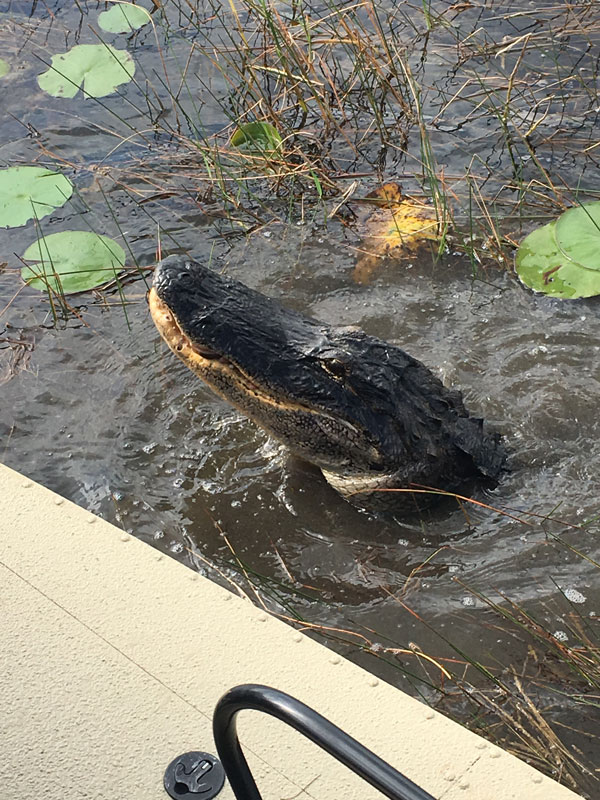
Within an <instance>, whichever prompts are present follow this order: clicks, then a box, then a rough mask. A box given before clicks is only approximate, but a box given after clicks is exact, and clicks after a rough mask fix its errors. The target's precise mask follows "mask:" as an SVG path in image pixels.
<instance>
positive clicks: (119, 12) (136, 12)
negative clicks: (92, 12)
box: [98, 3, 150, 33]
mask: <svg viewBox="0 0 600 800" xmlns="http://www.w3.org/2000/svg"><path fill="white" fill-rule="evenodd" d="M147 22H150V14H149V12H148V11H146V9H145V8H142V7H141V6H134V5H131V3H115V5H114V6H113V7H112V8H109V9H108V11H103V12H102V13H101V14H99V15H98V25H100V27H101V28H103V29H104V30H105V31H108V32H109V33H131V31H136V30H137V29H138V28H141V27H142V26H143V25H145V24H146V23H147Z"/></svg>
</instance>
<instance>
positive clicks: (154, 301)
mask: <svg viewBox="0 0 600 800" xmlns="http://www.w3.org/2000/svg"><path fill="white" fill-rule="evenodd" d="M148 305H149V307H150V314H151V316H152V319H153V321H154V324H155V325H156V327H157V328H158V332H159V333H160V335H161V336H162V338H163V339H164V340H165V342H166V343H167V344H168V345H169V347H170V348H171V350H172V351H173V352H174V353H175V354H176V355H177V356H179V358H180V359H181V360H182V361H183V362H184V363H185V364H186V366H187V367H188V368H189V369H191V370H192V371H193V372H195V373H196V374H197V375H199V376H200V377H201V378H202V379H203V380H205V381H207V382H208V383H210V384H211V386H212V388H213V389H214V391H216V392H217V393H218V394H220V395H221V396H223V397H225V399H228V398H227V396H226V395H225V394H223V392H220V391H219V389H218V384H219V380H218V379H217V373H221V374H223V373H224V374H226V376H227V379H228V381H229V382H232V383H234V384H236V385H237V386H238V388H239V390H240V391H241V392H242V393H243V394H244V395H253V396H254V397H255V398H256V399H257V400H258V401H260V403H262V404H268V405H271V406H275V407H277V408H280V409H285V410H286V411H300V412H303V413H305V414H314V413H316V412H315V410H314V409H311V408H310V407H309V406H305V405H302V404H300V403H295V402H293V401H289V400H286V399H285V398H277V397H275V395H274V394H273V393H270V392H268V390H266V389H264V388H262V387H260V386H259V385H258V384H257V383H255V382H254V381H253V380H252V379H251V378H250V377H249V375H248V374H247V373H246V372H244V370H242V369H241V368H240V367H238V366H237V364H234V363H233V362H232V361H230V360H229V359H228V358H226V357H225V356H224V355H223V354H222V353H218V352H217V351H216V350H212V349H211V348H210V347H207V346H205V345H201V344H197V343H196V342H194V341H193V340H192V339H191V338H190V337H189V336H188V335H187V334H186V333H185V332H184V331H183V329H182V327H181V325H180V323H179V321H178V320H177V318H176V317H175V315H174V314H173V312H172V311H171V309H170V308H169V306H168V305H167V303H165V301H164V300H161V298H160V297H159V295H158V292H157V291H156V289H155V288H154V287H153V288H152V289H150V293H149V295H148ZM211 376H212V377H211ZM242 410H244V409H242Z"/></svg>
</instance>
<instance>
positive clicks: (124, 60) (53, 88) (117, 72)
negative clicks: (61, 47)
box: [37, 44, 135, 97]
mask: <svg viewBox="0 0 600 800" xmlns="http://www.w3.org/2000/svg"><path fill="white" fill-rule="evenodd" d="M134 73H135V63H134V61H133V59H132V57H131V56H130V55H129V53H128V52H127V51H126V50H117V48H116V47H111V46H110V45H106V44H78V45H76V46H75V47H72V48H71V49H70V50H69V51H68V52H66V53H58V55H55V56H52V66H51V67H50V69H48V70H47V71H46V72H44V73H42V74H41V75H38V79H37V80H38V83H39V85H40V88H41V89H43V90H44V91H45V92H48V94H51V95H52V96H53V97H75V95H76V94H77V92H78V91H79V89H81V88H83V90H84V92H85V93H86V95H88V96H90V97H104V96H105V95H107V94H112V92H114V91H115V90H116V88H117V86H120V85H121V84H122V83H128V82H129V81H130V80H131V79H132V78H133V75H134Z"/></svg>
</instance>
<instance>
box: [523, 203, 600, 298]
mask: <svg viewBox="0 0 600 800" xmlns="http://www.w3.org/2000/svg"><path fill="white" fill-rule="evenodd" d="M516 268H517V274H518V276H519V278H520V279H521V280H522V281H523V283H524V284H525V285H526V286H528V287H529V288H530V289H534V290H535V291H536V292H542V293H543V294H547V295H550V296H552V297H561V298H563V299H575V298H578V297H593V296H594V295H597V294H600V202H595V203H586V204H584V205H580V206H575V207H574V208H569V209H568V210H567V211H565V212H564V214H561V216H560V217H559V218H558V219H557V220H553V221H552V222H549V223H547V224H546V225H544V226H543V227H541V228H536V230H534V231H532V232H531V233H530V234H529V236H527V237H526V238H525V239H524V240H523V242H522V243H521V246H520V247H519V250H518V252H517V260H516Z"/></svg>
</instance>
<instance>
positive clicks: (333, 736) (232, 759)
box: [213, 684, 435, 800]
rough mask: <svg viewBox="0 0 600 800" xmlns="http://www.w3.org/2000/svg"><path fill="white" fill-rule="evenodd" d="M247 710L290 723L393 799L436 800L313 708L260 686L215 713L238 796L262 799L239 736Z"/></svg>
mask: <svg viewBox="0 0 600 800" xmlns="http://www.w3.org/2000/svg"><path fill="white" fill-rule="evenodd" d="M244 709H253V710H255V711H264V712H265V713H266V714H270V715H271V716H273V717H276V718H277V719H279V720H281V721H282V722H285V723H287V724H288V725H290V726H291V727H292V728H294V729H295V730H297V731H298V732H299V733H301V734H303V735H304V736H306V737H307V738H308V739H310V740H311V741H312V742H314V743H315V744H318V745H319V747H322V748H323V750H325V751H326V752H328V753H329V754H330V755H332V756H333V757H334V758H337V759H338V761H341V762H342V764H345V765H346V766H347V767H348V768H349V769H351V770H352V771H353V772H355V773H356V774H357V775H360V777H361V778H364V780H365V781H367V782H368V783H370V784H371V786H374V787H375V788H376V789H379V791H380V792H382V793H383V794H384V795H385V796H386V797H390V798H392V800H435V798H434V797H433V796H432V795H430V794H429V793H428V792H426V791H424V790H423V789H421V788H420V787H419V786H417V785H416V784H415V783H413V782H412V781H411V780H409V779H408V778H406V777H405V776H404V775H402V774H401V773H400V772H398V771H397V770H395V769H394V768H393V767H391V766H390V765H389V764H387V763H386V762H385V761H383V759H381V758H379V756H376V755H375V753H372V752H371V751H370V750H367V748H366V747H364V746H363V745H362V744H360V743H359V742H357V741H356V739H353V738H352V737H351V736H349V735H348V734H347V733H345V732H344V731H343V730H341V729H340V728H338V727H337V725H334V724H333V723H332V722H329V720H327V719H325V717H322V716H321V714H318V713H317V712H316V711H313V709H312V708H309V707H308V706H307V705H305V704H304V703H301V702H300V701H299V700H296V699H295V698H294V697H291V696H290V695H289V694H285V692H280V691H278V690H277V689H271V688H270V687H268V686H260V685H258V684H245V685H243V686H236V687H235V688H234V689H230V690H229V691H228V692H227V693H226V694H224V695H223V697H222V698H221V699H220V700H219V702H218V703H217V706H216V708H215V712H214V715H213V733H214V738H215V744H216V746H217V750H218V752H219V757H220V759H221V762H222V764H223V767H224V769H225V773H226V774H227V778H228V780H229V783H230V784H231V788H232V789H233V793H234V794H235V796H236V798H237V800H262V797H261V795H260V792H259V791H258V788H257V786H256V783H255V781H254V778H253V776H252V773H251V772H250V768H249V767H248V762H247V761H246V758H245V756H244V753H243V752H242V748H241V746H240V742H239V739H238V736H237V729H236V717H237V714H238V712H239V711H242V710H244Z"/></svg>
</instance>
